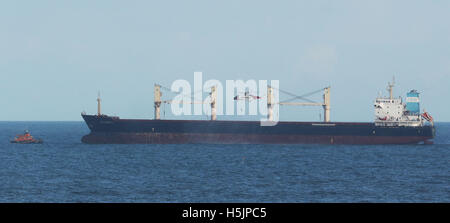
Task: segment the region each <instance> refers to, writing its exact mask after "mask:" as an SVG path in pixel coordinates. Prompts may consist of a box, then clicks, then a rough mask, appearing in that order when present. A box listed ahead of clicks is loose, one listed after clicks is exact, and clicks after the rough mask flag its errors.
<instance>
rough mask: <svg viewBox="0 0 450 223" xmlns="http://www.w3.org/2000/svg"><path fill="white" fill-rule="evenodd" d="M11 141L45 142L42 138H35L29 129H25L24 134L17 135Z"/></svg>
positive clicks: (22, 142) (25, 142)
mask: <svg viewBox="0 0 450 223" xmlns="http://www.w3.org/2000/svg"><path fill="white" fill-rule="evenodd" d="M11 143H21V144H36V143H43V141H42V139H35V138H33V136H31V134H30V133H29V132H28V131H25V133H24V134H23V135H17V136H16V137H15V138H14V140H12V141H11Z"/></svg>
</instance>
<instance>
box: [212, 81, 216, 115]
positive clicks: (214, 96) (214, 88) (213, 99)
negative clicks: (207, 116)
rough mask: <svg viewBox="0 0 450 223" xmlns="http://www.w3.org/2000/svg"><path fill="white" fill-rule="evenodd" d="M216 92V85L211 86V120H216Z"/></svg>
mask: <svg viewBox="0 0 450 223" xmlns="http://www.w3.org/2000/svg"><path fill="white" fill-rule="evenodd" d="M216 100H217V92H216V86H212V87H211V120H212V121H214V120H217V109H216Z"/></svg>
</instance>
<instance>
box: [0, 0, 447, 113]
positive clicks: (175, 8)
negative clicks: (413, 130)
mask: <svg viewBox="0 0 450 223" xmlns="http://www.w3.org/2000/svg"><path fill="white" fill-rule="evenodd" d="M449 21H450V1H444V0H442V1H411V0H407V1H399V0H395V1H394V0H389V1H382V0H374V1H361V0H355V1H331V0H329V1H317V0H315V1H270V2H269V1H268V2H266V1H261V0H258V1H242V0H238V1H234V0H227V1H220V2H219V1H130V0H127V1H112V0H104V1H101V0H97V1H92V0H89V1H83V0H76V1H60V0H55V1H46V0H40V1H31V0H29V1H19V0H14V1H6V0H4V1H1V2H0V120H81V117H80V112H81V111H83V110H84V111H86V112H88V113H95V112H96V101H95V99H96V96H97V92H98V91H101V94H102V98H103V111H104V113H106V114H116V115H119V116H121V117H124V118H125V117H126V118H153V85H154V83H161V84H163V85H165V86H170V85H171V83H172V82H173V81H174V80H176V79H186V80H189V81H193V74H194V72H195V71H201V72H203V74H204V79H205V80H206V79H218V80H221V81H223V82H224V83H225V80H227V79H230V80H234V79H243V80H247V79H255V80H260V79H263V80H272V79H277V80H280V87H281V88H282V89H284V90H287V91H290V92H295V93H298V94H302V93H307V92H310V91H314V90H316V89H320V88H323V87H325V86H328V85H331V87H332V89H331V93H332V94H331V103H332V110H331V119H332V121H372V120H373V116H374V115H373V101H374V99H375V97H376V96H377V95H378V92H380V91H382V93H383V94H386V93H387V92H386V90H385V89H386V85H387V82H388V81H390V80H391V79H392V76H393V75H395V77H396V80H397V88H396V89H395V94H396V95H397V96H403V97H405V95H406V93H407V91H408V90H410V89H417V90H419V92H421V93H422V94H421V100H422V107H425V108H426V109H427V111H429V112H430V113H431V114H432V115H433V116H434V118H435V119H436V120H437V121H450V22H449ZM312 99H317V100H320V94H319V95H318V96H316V97H315V98H314V97H312ZM166 110H167V111H169V108H166ZM321 111H322V110H321V109H320V108H302V107H289V108H282V109H281V119H282V120H299V121H300V120H317V119H318V118H319V113H321ZM218 118H219V119H220V118H221V117H218Z"/></svg>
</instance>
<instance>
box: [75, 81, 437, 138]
mask: <svg viewBox="0 0 450 223" xmlns="http://www.w3.org/2000/svg"><path fill="white" fill-rule="evenodd" d="M393 87H394V82H392V84H391V83H389V85H388V91H389V96H388V97H382V96H379V97H378V98H376V100H375V102H374V109H375V120H374V122H331V121H330V95H329V93H330V88H325V93H324V95H323V99H324V102H323V103H319V104H318V105H320V106H323V109H324V120H323V122H294V121H289V122H286V121H280V122H277V124H276V125H273V126H262V125H261V123H260V122H259V121H228V120H217V117H216V114H215V100H211V113H212V114H211V120H162V119H160V114H159V112H160V105H161V103H162V101H161V98H160V96H161V94H160V86H159V85H155V102H154V104H155V105H154V106H155V119H145V120H143V119H121V118H119V117H116V116H108V115H104V114H102V113H101V105H100V101H101V100H100V97H98V98H97V102H98V112H97V114H94V115H87V114H86V113H84V112H83V113H82V114H81V115H82V118H83V119H84V121H85V122H86V124H87V126H88V128H89V129H90V131H91V132H90V133H89V134H88V135H85V136H83V138H82V142H83V143H89V144H193V143H206V144H360V145H373V144H431V143H432V139H433V138H434V136H435V128H434V124H433V123H434V121H433V118H432V117H431V115H430V114H429V113H427V112H425V111H424V112H423V113H421V112H420V104H419V103H420V100H419V93H418V92H417V91H416V90H412V91H410V92H409V93H407V97H406V102H403V99H402V98H401V97H398V98H394V96H393ZM267 91H268V92H267V95H268V96H267V107H268V112H267V113H268V117H267V119H268V120H273V117H272V116H273V111H272V107H273V105H274V103H276V102H274V101H273V93H272V91H273V89H272V88H271V87H270V86H268V88H267ZM214 92H215V88H214V87H213V88H212V92H211V95H215V94H214ZM212 98H215V97H212ZM235 99H236V98H235ZM280 104H281V103H280Z"/></svg>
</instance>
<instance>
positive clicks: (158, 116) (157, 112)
mask: <svg viewBox="0 0 450 223" xmlns="http://www.w3.org/2000/svg"><path fill="white" fill-rule="evenodd" d="M154 95H155V119H156V120H159V119H161V114H160V113H161V112H160V111H161V109H160V107H161V96H162V94H161V86H160V85H158V84H155V92H154Z"/></svg>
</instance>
